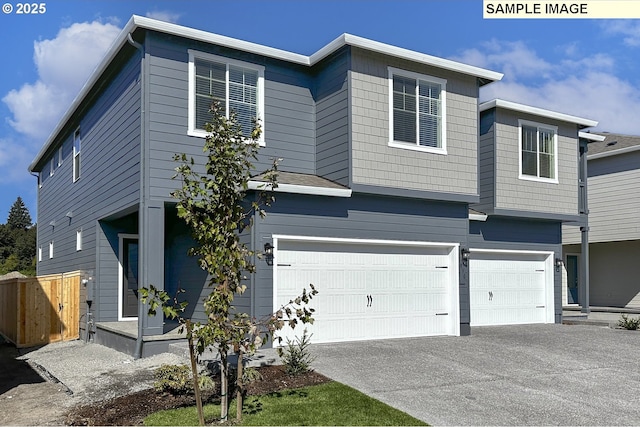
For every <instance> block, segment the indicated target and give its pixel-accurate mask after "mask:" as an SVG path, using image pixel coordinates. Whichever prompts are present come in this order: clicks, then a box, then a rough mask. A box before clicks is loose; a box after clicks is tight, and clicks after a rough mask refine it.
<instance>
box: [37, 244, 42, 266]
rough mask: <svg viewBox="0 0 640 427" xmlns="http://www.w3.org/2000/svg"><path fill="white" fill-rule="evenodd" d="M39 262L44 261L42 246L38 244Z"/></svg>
mask: <svg viewBox="0 0 640 427" xmlns="http://www.w3.org/2000/svg"><path fill="white" fill-rule="evenodd" d="M38 262H42V246H38Z"/></svg>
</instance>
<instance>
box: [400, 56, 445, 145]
mask: <svg viewBox="0 0 640 427" xmlns="http://www.w3.org/2000/svg"><path fill="white" fill-rule="evenodd" d="M389 74H390V81H391V107H392V112H391V114H390V121H391V134H392V141H391V145H393V146H395V147H398V146H399V147H400V148H408V147H406V146H404V147H403V146H402V145H403V144H406V145H409V144H411V148H412V149H424V151H434V152H442V151H444V149H445V141H444V135H445V131H444V128H445V122H444V119H445V117H444V115H445V114H444V112H445V108H444V102H445V93H446V80H443V79H439V78H436V77H430V76H422V75H418V74H416V73H411V72H408V71H402V70H395V69H391V68H390V72H389ZM394 144H400V145H394ZM431 149H433V150H431Z"/></svg>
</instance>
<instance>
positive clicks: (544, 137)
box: [518, 120, 558, 183]
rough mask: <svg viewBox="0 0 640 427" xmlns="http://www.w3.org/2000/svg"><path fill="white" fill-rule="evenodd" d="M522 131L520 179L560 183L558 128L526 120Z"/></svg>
mask: <svg viewBox="0 0 640 427" xmlns="http://www.w3.org/2000/svg"><path fill="white" fill-rule="evenodd" d="M518 124H519V127H520V130H519V137H520V178H521V179H527V180H534V181H544V182H553V183H558V156H557V154H556V153H557V152H558V128H557V127H555V126H548V125H543V124H539V123H534V122H529V121H525V120H519V121H518Z"/></svg>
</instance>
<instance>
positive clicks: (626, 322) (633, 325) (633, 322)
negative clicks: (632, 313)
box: [618, 314, 640, 331]
mask: <svg viewBox="0 0 640 427" xmlns="http://www.w3.org/2000/svg"><path fill="white" fill-rule="evenodd" d="M618 326H620V327H622V328H624V329H630V330H633V331H635V330H637V329H638V328H640V317H637V318H633V317H629V316H627V315H626V314H623V315H622V319H620V320H618Z"/></svg>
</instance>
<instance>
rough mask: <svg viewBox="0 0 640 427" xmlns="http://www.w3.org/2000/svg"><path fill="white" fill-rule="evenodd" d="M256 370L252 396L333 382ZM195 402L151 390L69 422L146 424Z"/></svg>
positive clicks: (75, 413) (83, 410)
mask: <svg viewBox="0 0 640 427" xmlns="http://www.w3.org/2000/svg"><path fill="white" fill-rule="evenodd" d="M256 369H257V370H258V371H259V372H260V375H261V376H262V379H261V380H257V381H254V382H252V383H250V384H249V385H248V386H247V395H248V396H256V395H261V394H268V393H274V392H277V391H281V390H285V389H293V388H302V387H307V386H312V385H317V384H323V383H326V382H329V381H331V379H329V378H327V377H325V376H324V375H322V374H319V373H317V372H313V371H311V372H307V373H305V374H301V375H298V376H295V377H292V376H289V375H288V374H287V373H286V372H285V370H284V367H283V366H263V367H260V368H256ZM214 381H215V383H216V386H217V387H219V384H220V381H219V378H217V379H215V378H214ZM219 400H220V389H219V388H218V389H216V390H213V391H210V392H208V393H203V401H204V402H205V403H212V402H219ZM195 404H196V403H195V398H194V396H193V394H187V395H178V396H174V395H171V394H169V393H164V392H158V391H155V390H154V389H148V390H143V391H140V392H137V393H133V394H129V395H126V396H120V397H116V398H113V399H108V400H104V401H102V402H98V403H95V404H92V405H85V406H79V407H76V408H74V409H72V410H71V411H70V412H69V413H68V415H67V419H66V424H67V425H73V426H84V425H96V426H106V425H116V426H135V425H142V422H143V420H144V418H145V417H146V416H147V415H150V414H152V413H154V412H158V411H161V410H164V409H174V408H180V407H184V406H194V405H195Z"/></svg>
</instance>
